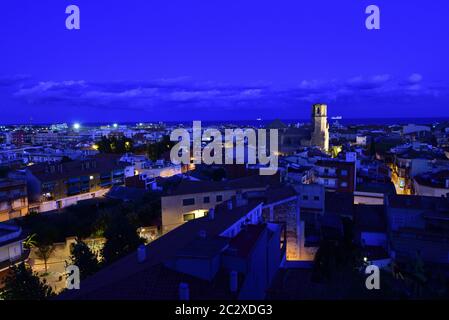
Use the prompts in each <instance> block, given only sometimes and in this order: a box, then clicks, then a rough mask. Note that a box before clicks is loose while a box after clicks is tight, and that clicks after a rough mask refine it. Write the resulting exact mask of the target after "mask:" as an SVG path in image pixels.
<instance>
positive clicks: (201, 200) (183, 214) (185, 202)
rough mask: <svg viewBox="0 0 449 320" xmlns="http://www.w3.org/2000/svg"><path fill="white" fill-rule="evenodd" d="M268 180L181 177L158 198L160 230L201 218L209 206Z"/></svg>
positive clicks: (264, 184) (258, 188) (261, 187)
mask: <svg viewBox="0 0 449 320" xmlns="http://www.w3.org/2000/svg"><path fill="white" fill-rule="evenodd" d="M270 179H271V178H270V177H268V178H267V176H265V177H264V176H257V177H245V178H241V179H235V180H229V181H220V182H215V181H192V180H186V179H184V180H182V181H181V182H180V183H179V184H177V185H176V186H174V187H172V188H169V189H168V190H167V191H166V193H165V195H164V196H163V197H162V198H161V207H162V231H163V233H166V232H169V231H170V230H173V229H174V228H176V227H178V226H180V225H182V224H183V223H185V222H187V221H190V220H193V219H197V218H201V217H203V216H205V215H206V214H207V212H208V211H209V209H210V208H214V207H215V206H216V205H218V204H220V203H222V202H224V201H227V200H229V199H231V198H232V197H233V196H235V195H237V194H241V193H245V192H248V191H262V190H265V189H266V188H267V186H268V184H269V180H270Z"/></svg>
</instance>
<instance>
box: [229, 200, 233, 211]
mask: <svg viewBox="0 0 449 320" xmlns="http://www.w3.org/2000/svg"><path fill="white" fill-rule="evenodd" d="M228 210H232V199H231V200H228Z"/></svg>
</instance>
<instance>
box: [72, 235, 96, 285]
mask: <svg viewBox="0 0 449 320" xmlns="http://www.w3.org/2000/svg"><path fill="white" fill-rule="evenodd" d="M70 259H71V261H72V264H74V265H76V266H77V267H78V268H79V270H80V276H81V279H84V278H86V277H87V276H90V275H92V274H94V273H95V272H97V271H98V269H99V263H98V259H97V256H96V255H95V254H94V253H93V252H92V251H90V249H89V247H88V246H87V244H86V243H85V242H83V241H81V240H78V239H77V240H76V243H75V245H74V246H73V248H72V255H71V257H70Z"/></svg>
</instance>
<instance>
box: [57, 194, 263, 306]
mask: <svg viewBox="0 0 449 320" xmlns="http://www.w3.org/2000/svg"><path fill="white" fill-rule="evenodd" d="M259 205H260V203H250V204H246V205H242V206H238V207H236V206H233V209H228V206H227V203H222V204H220V205H218V206H217V207H216V209H215V217H214V219H210V218H209V217H207V216H206V217H203V218H199V219H194V220H191V221H189V222H186V223H184V224H183V225H181V226H179V227H178V228H176V229H175V230H173V231H170V232H168V233H167V234H165V235H163V236H162V237H160V238H158V239H156V240H155V241H153V242H151V243H150V244H148V245H147V246H146V257H147V258H146V260H145V261H144V262H143V263H138V261H137V253H136V252H134V253H131V254H129V255H128V256H126V257H124V258H122V259H120V260H118V261H117V262H115V263H113V264H111V265H109V266H107V267H106V268H104V269H103V270H101V271H99V272H98V273H96V274H95V275H93V276H91V277H90V278H87V279H86V280H84V281H83V284H82V286H81V290H76V292H75V291H71V292H67V294H64V295H62V296H61V298H62V299H121V298H123V299H124V298H127V299H133V298H134V299H143V298H144V299H158V298H159V299H164V298H165V299H170V298H171V299H176V298H177V290H178V287H177V286H178V285H179V281H181V280H182V279H183V278H186V277H187V278H189V279H188V280H189V281H188V282H189V285H190V284H192V285H193V286H195V287H196V286H197V285H198V290H200V288H204V283H203V282H204V281H203V280H199V279H197V278H194V277H192V276H187V275H183V274H180V273H179V272H176V271H171V270H168V269H167V268H165V267H163V266H162V265H161V264H162V263H163V262H164V261H167V260H168V259H170V258H172V257H174V256H176V255H177V254H178V253H182V252H183V251H184V253H185V254H188V253H189V252H191V250H190V249H192V246H193V247H195V246H196V247H198V244H199V242H198V241H201V240H198V238H199V234H200V231H201V232H202V233H204V234H205V235H206V237H207V238H209V239H215V240H213V243H212V244H210V245H209V247H208V248H206V249H205V250H204V252H202V253H201V254H206V255H208V254H210V253H211V252H214V250H216V249H217V248H220V246H221V245H222V242H221V240H217V238H218V237H219V235H220V234H221V233H222V232H224V231H225V230H226V229H228V228H229V227H230V226H231V225H233V224H234V223H236V222H237V221H239V220H240V219H241V218H243V217H244V216H245V215H246V214H247V213H249V212H250V211H252V210H253V209H255V208H257V207H258V206H259ZM189 250H190V251H189ZM168 276H170V279H173V283H172V282H171V280H170V279H168V278H167V279H166V277H168ZM190 280H191V281H190ZM171 284H173V287H171ZM210 287H211V286H210V284H208V286H207V288H210ZM157 288H159V289H157ZM191 290H192V291H195V290H196V289H194V288H191ZM192 291H191V293H192V294H191V296H192V298H193V296H194V293H193V292H192ZM165 294H168V296H165ZM174 294H175V296H173V295H174ZM211 294H212V295H211V296H210V298H213V297H215V296H216V294H213V293H211ZM204 298H207V296H206V297H204Z"/></svg>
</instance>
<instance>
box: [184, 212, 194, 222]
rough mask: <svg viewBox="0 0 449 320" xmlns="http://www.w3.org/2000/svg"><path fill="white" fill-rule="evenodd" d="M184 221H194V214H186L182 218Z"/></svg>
mask: <svg viewBox="0 0 449 320" xmlns="http://www.w3.org/2000/svg"><path fill="white" fill-rule="evenodd" d="M183 218H184V221H190V220H193V219H195V214H194V213H186V214H185V215H184V216H183Z"/></svg>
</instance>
